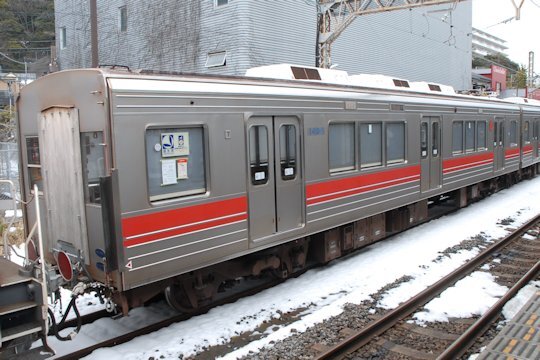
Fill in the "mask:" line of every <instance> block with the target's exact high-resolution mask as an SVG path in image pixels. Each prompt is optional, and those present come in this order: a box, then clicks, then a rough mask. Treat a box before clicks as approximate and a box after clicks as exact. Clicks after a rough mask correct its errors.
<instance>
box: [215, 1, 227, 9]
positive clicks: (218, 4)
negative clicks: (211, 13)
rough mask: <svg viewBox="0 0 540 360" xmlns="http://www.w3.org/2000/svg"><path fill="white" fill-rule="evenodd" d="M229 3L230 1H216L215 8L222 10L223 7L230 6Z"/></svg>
mask: <svg viewBox="0 0 540 360" xmlns="http://www.w3.org/2000/svg"><path fill="white" fill-rule="evenodd" d="M220 2H221V3H220ZM229 3H230V0H214V8H221V7H223V6H227V5H229Z"/></svg>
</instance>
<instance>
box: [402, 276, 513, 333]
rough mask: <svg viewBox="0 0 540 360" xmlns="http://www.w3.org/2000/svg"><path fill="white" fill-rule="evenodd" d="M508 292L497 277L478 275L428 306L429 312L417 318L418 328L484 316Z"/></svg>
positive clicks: (459, 284)
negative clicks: (427, 323) (497, 280)
mask: <svg viewBox="0 0 540 360" xmlns="http://www.w3.org/2000/svg"><path fill="white" fill-rule="evenodd" d="M507 291H508V288H507V287H506V286H501V285H498V284H497V283H496V282H495V278H494V277H493V275H491V274H489V273H486V272H481V271H476V272H474V273H472V274H471V275H469V276H467V277H466V278H464V279H462V280H460V281H458V282H457V283H456V284H455V285H454V286H453V287H451V288H448V289H446V290H445V291H444V292H443V293H442V294H441V295H440V296H439V297H437V298H435V299H433V300H432V301H430V302H429V303H427V304H426V305H425V306H424V308H425V310H424V311H421V312H417V313H416V314H414V315H413V318H414V319H416V322H417V323H418V324H424V323H426V322H436V321H439V322H448V320H449V318H469V317H473V315H482V314H483V313H485V312H486V311H487V310H489V308H490V307H491V306H493V305H494V304H495V303H496V302H497V300H499V298H501V297H502V296H503V295H504V294H505V293H506V292H507ZM464 294H467V296H464ZM448 304H452V308H449V307H448Z"/></svg>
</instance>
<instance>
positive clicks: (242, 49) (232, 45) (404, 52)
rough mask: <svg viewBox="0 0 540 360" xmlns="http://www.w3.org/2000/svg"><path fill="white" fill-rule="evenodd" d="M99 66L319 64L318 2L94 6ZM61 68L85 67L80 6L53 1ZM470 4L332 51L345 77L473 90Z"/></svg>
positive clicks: (379, 23) (434, 10)
mask: <svg viewBox="0 0 540 360" xmlns="http://www.w3.org/2000/svg"><path fill="white" fill-rule="evenodd" d="M97 7H98V39H99V59H100V61H99V62H100V63H101V64H118V65H127V66H129V67H130V68H134V69H141V68H142V69H152V70H160V71H182V72H204V73H211V74H228V75H243V74H244V73H245V71H246V69H248V68H251V67H255V66H261V65H268V64H276V63H292V64H299V65H311V66H313V65H315V49H316V35H317V10H316V1H315V0H272V1H269V0H184V1H176V0H162V1H145V2H141V1H136V0H107V1H105V0H98V1H97ZM55 15H56V39H57V62H58V65H59V68H60V69H69V68H78V67H89V66H90V64H91V52H90V15H89V2H88V1H85V0H56V1H55ZM471 19H472V5H471V3H470V2H468V1H467V2H460V3H458V4H447V5H440V6H429V7H422V8H416V9H413V10H400V11H391V12H385V13H380V14H374V15H365V16H361V17H359V18H357V19H356V20H355V21H354V22H353V24H352V25H351V26H350V27H349V28H348V29H347V30H345V32H344V33H343V34H342V35H341V37H340V38H339V39H338V40H337V41H336V42H335V43H334V46H333V49H332V60H333V63H334V65H336V66H337V69H340V70H345V71H347V72H349V73H350V74H359V73H374V74H384V75H391V76H394V77H400V78H405V79H409V80H413V81H420V80H429V81H432V82H438V83H442V84H447V85H452V86H454V87H455V88H457V89H469V88H470V87H471V66H470V64H471V59H472V51H471V36H470V35H471V31H472V25H471Z"/></svg>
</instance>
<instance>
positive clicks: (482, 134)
mask: <svg viewBox="0 0 540 360" xmlns="http://www.w3.org/2000/svg"><path fill="white" fill-rule="evenodd" d="M476 129H477V130H476V149H477V150H485V149H486V148H487V139H486V122H485V121H479V122H477V123H476Z"/></svg>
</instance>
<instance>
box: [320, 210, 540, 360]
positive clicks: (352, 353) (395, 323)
mask: <svg viewBox="0 0 540 360" xmlns="http://www.w3.org/2000/svg"><path fill="white" fill-rule="evenodd" d="M539 227H540V216H537V217H535V218H533V219H531V220H530V221H529V222H527V223H526V224H524V225H523V226H521V227H520V228H519V229H516V230H514V231H512V233H511V234H509V235H508V236H507V237H505V238H504V239H501V240H499V241H498V242H497V243H495V244H493V245H492V246H490V247H489V248H487V249H485V250H484V251H483V252H482V253H480V254H479V255H478V256H477V257H475V258H474V259H471V260H470V261H469V262H467V263H465V264H464V265H463V266H461V267H460V268H458V269H457V270H455V271H454V272H452V273H451V274H448V275H447V276H446V277H444V278H443V279H441V280H440V281H438V282H437V283H435V284H433V285H432V286H430V287H428V288H427V289H425V290H424V291H422V292H421V293H419V294H417V295H415V296H414V297H412V298H411V299H410V300H408V301H406V302H405V303H403V304H401V305H400V306H399V307H397V308H395V309H394V310H392V311H389V312H388V313H386V314H384V315H383V316H381V317H380V318H378V319H377V320H375V321H372V322H371V323H369V324H367V325H366V326H362V328H361V329H359V330H355V329H348V328H343V329H341V331H340V333H341V334H342V335H343V340H342V341H341V342H339V343H337V344H334V345H332V346H328V345H321V344H316V345H315V346H314V348H315V349H318V350H319V352H318V354H316V355H315V356H314V358H316V359H318V360H322V359H342V358H351V359H356V358H389V359H394V358H395V359H397V358H401V359H402V358H410V359H454V358H457V357H459V356H461V355H463V354H464V353H465V352H466V351H467V349H469V348H470V347H471V346H473V345H475V344H476V346H475V347H476V348H479V347H480V346H481V345H482V341H483V342H486V339H485V338H483V339H481V340H479V338H480V337H481V336H482V334H483V333H484V332H485V330H486V329H487V328H489V327H490V326H491V324H493V322H494V321H496V320H497V318H498V317H499V315H500V311H501V310H502V307H503V306H504V304H506V302H508V301H509V300H510V299H511V298H512V297H513V296H515V294H516V293H517V292H518V291H519V289H521V288H522V287H523V286H524V285H526V284H527V283H528V282H529V281H531V280H533V279H535V278H536V277H537V276H538V274H539V272H540V262H539V261H538V259H539V258H540V240H539V239H538V229H539ZM531 229H535V230H533V231H534V233H535V234H536V238H537V239H536V240H535V241H531V240H524V239H523V235H524V234H526V233H527V231H531ZM493 258H498V259H500V261H499V262H498V265H497V266H495V267H494V268H493V269H491V271H492V272H493V273H494V274H496V275H497V274H499V275H504V276H501V277H499V278H500V279H501V280H500V281H502V282H504V283H505V285H509V284H513V286H512V288H511V289H510V290H509V291H508V292H507V293H506V295H504V296H503V297H502V298H501V299H500V300H499V301H498V302H497V303H496V304H495V305H494V306H493V307H492V308H491V309H490V310H489V311H488V312H487V313H485V314H484V315H483V316H482V317H480V318H479V319H476V320H473V319H465V320H463V319H460V320H458V319H456V321H453V322H451V323H450V324H445V325H444V326H439V327H438V326H437V325H436V324H435V323H434V324H431V325H430V324H428V326H427V327H421V326H417V325H413V324H411V323H409V322H407V320H409V319H410V316H411V314H412V313H413V312H415V311H418V310H420V309H422V307H423V306H424V305H425V304H426V303H427V302H429V301H430V300H432V299H433V298H435V297H437V296H438V295H440V294H441V293H442V292H443V291H444V290H445V289H447V288H449V287H451V286H452V285H453V284H455V283H456V282H457V281H458V280H460V279H462V278H464V277H465V276H467V275H469V274H470V273H472V272H473V271H475V270H476V269H478V268H479V267H481V266H482V265H483V264H485V263H487V262H488V261H490V260H493ZM460 333H461V335H460Z"/></svg>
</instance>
